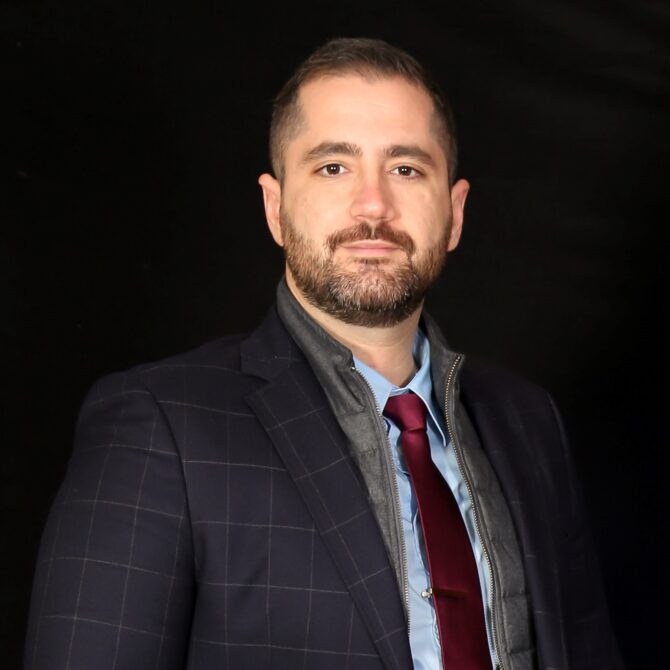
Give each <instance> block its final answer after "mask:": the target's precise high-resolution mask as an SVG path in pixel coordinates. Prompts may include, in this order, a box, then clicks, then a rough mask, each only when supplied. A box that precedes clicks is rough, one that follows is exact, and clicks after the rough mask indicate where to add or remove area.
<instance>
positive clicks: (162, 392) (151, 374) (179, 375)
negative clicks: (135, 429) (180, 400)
mask: <svg viewBox="0 0 670 670" xmlns="http://www.w3.org/2000/svg"><path fill="white" fill-rule="evenodd" d="M247 336H248V335H247V334H245V333H239V334H235V335H229V336H226V337H221V338H218V339H215V340H212V341H209V342H206V343H204V344H201V345H199V346H197V347H194V348H192V349H189V350H187V351H183V352H180V353H177V354H173V355H170V356H167V357H165V358H160V359H157V360H153V361H149V362H146V363H141V364H138V365H134V366H132V367H129V368H127V369H125V370H119V371H115V372H110V373H108V374H105V375H104V376H103V377H101V378H100V379H98V380H97V381H96V382H95V383H94V384H93V386H92V387H91V389H90V390H89V392H88V394H87V397H86V399H85V401H84V405H88V404H91V403H96V402H98V401H100V400H102V399H105V398H107V397H109V396H112V395H117V394H129V393H134V394H137V393H145V394H149V395H153V396H154V397H156V398H157V399H160V398H163V397H166V396H175V395H179V396H181V395H183V394H184V392H188V389H194V388H196V387H200V386H208V385H214V384H216V385H222V384H223V385H226V382H227V380H230V383H229V384H228V385H229V386H235V383H234V381H232V380H238V379H239V378H240V376H241V375H242V374H243V373H242V370H241V363H240V359H241V356H240V347H241V344H242V342H244V340H245V339H246V338H247Z"/></svg>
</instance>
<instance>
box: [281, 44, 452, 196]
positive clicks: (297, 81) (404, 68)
mask: <svg viewBox="0 0 670 670" xmlns="http://www.w3.org/2000/svg"><path fill="white" fill-rule="evenodd" d="M328 75H330V76H335V75H358V76H361V77H364V78H366V79H371V80H372V79H382V78H389V77H401V78H403V79H406V80H407V81H408V82H410V83H413V84H415V85H416V86H417V87H418V88H422V89H423V90H424V91H425V92H426V93H427V94H428V96H429V97H430V98H431V100H432V101H433V106H434V118H433V123H434V131H435V133H436V134H437V135H438V136H439V138H440V142H441V143H442V146H443V148H444V152H445V155H446V156H447V163H448V165H449V180H450V183H453V181H454V178H455V176H456V167H457V160H458V146H457V142H456V131H455V122H454V114H453V111H452V109H451V105H450V104H449V101H448V100H447V99H446V97H445V96H444V93H443V92H442V90H441V89H440V87H439V85H438V84H437V82H435V81H434V80H433V78H432V77H431V76H430V74H429V73H428V72H427V71H426V70H425V69H424V67H423V66H422V65H421V64H420V63H419V62H418V61H417V60H416V59H415V58H414V57H413V56H411V55H410V54H408V53H407V52H405V51H403V50H402V49H398V48H397V47H394V46H392V45H391V44H388V43H387V42H384V41H382V40H375V39H368V38H360V37H359V38H346V37H341V38H337V39H333V40H330V41H328V42H326V43H325V44H324V45H322V46H321V47H319V48H318V49H317V50H316V51H314V52H313V53H312V54H311V55H310V56H309V57H308V58H307V59H306V60H305V61H303V62H302V63H301V64H300V66H299V67H298V69H297V70H296V71H295V72H294V73H293V75H292V76H291V78H290V79H289V80H288V81H287V82H286V83H285V84H284V86H282V88H281V90H280V91H279V93H278V94H277V95H276V97H275V99H274V102H273V108H272V121H271V123H270V161H271V163H272V170H273V171H274V173H275V177H276V178H277V179H278V180H279V181H280V182H282V181H283V180H284V153H285V149H286V145H287V144H288V142H290V141H291V139H292V138H293V137H295V136H296V135H297V134H298V133H299V132H300V128H301V126H302V125H303V124H304V122H305V120H304V117H303V114H302V108H301V105H300V100H299V94H300V89H301V87H302V86H304V85H305V84H307V83H308V82H309V81H312V80H314V79H319V78H321V77H324V76H328Z"/></svg>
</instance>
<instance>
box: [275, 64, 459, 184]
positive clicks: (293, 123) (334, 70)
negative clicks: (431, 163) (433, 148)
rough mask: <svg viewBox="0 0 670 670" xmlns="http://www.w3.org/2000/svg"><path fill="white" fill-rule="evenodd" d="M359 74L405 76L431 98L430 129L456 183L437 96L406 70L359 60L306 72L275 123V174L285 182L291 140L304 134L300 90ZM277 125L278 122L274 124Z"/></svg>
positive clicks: (379, 77)
mask: <svg viewBox="0 0 670 670" xmlns="http://www.w3.org/2000/svg"><path fill="white" fill-rule="evenodd" d="M347 76H358V77H361V78H362V79H365V80H367V81H381V80H384V79H401V80H402V81H405V82H407V83H408V84H411V85H412V86H414V87H415V88H417V89H418V90H421V91H423V92H424V93H425V94H426V95H427V96H428V98H429V100H430V102H431V104H432V107H433V109H432V114H431V120H430V129H431V131H432V132H433V133H434V134H435V136H436V138H437V140H438V142H439V144H440V146H441V147H442V151H443V152H444V157H445V160H446V163H447V171H448V175H449V185H450V186H451V184H452V183H453V177H454V174H453V172H452V164H453V163H454V158H455V157H454V156H451V155H450V154H451V153H452V151H451V150H452V144H453V139H452V135H451V134H452V133H453V128H449V127H448V124H447V120H446V119H445V118H444V115H443V114H441V113H440V110H439V109H438V106H437V104H436V97H437V96H436V95H435V94H434V93H433V92H432V91H431V90H430V89H429V88H428V87H427V86H426V85H425V84H424V83H423V82H422V81H417V80H416V79H414V78H413V77H411V76H409V75H406V74H404V73H402V72H394V71H385V70H383V69H381V68H378V67H375V66H374V65H369V64H366V63H355V64H351V65H349V66H343V67H325V68H322V69H318V70H314V71H311V72H308V73H306V74H305V76H304V77H303V78H301V79H300V81H299V82H298V85H297V87H296V92H295V97H294V98H293V100H292V102H291V104H290V105H287V106H286V107H285V108H284V112H283V118H282V119H281V123H279V124H276V125H275V133H274V136H273V138H272V140H273V141H272V142H271V162H272V169H273V171H274V173H275V177H276V178H277V180H278V181H279V182H280V183H283V181H284V176H285V174H284V162H285V155H286V147H287V145H288V144H289V142H290V141H291V140H293V139H295V138H296V137H298V135H299V134H300V132H301V131H302V129H303V128H304V126H305V117H304V114H303V107H302V104H301V101H300V93H301V91H302V90H303V88H304V87H305V86H306V85H307V84H310V83H311V82H314V81H318V80H322V79H328V78H331V77H347ZM273 125H274V124H273Z"/></svg>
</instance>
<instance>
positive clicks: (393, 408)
mask: <svg viewBox="0 0 670 670" xmlns="http://www.w3.org/2000/svg"><path fill="white" fill-rule="evenodd" d="M384 416H387V417H388V418H389V419H391V421H393V423H395V424H396V426H398V428H400V430H402V431H404V430H426V406H425V405H424V404H423V400H421V398H419V396H418V395H416V394H414V393H403V394H402V395H393V396H391V397H390V398H389V399H388V400H387V401H386V406H385V407H384Z"/></svg>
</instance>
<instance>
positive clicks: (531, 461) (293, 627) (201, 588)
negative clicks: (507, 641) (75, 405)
mask: <svg viewBox="0 0 670 670" xmlns="http://www.w3.org/2000/svg"><path fill="white" fill-rule="evenodd" d="M460 384H461V397H462V400H463V402H464V404H465V406H466V409H467V411H468V412H469V414H470V416H471V418H472V421H473V424H474V426H475V428H476V430H477V432H478V434H479V437H480V439H481V443H482V445H483V448H484V449H485V450H486V452H487V454H488V457H489V459H490V461H491V463H492V465H493V468H494V470H495V472H496V473H497V475H498V477H499V480H500V483H501V486H502V490H503V493H504V495H505V496H506V498H507V501H508V504H509V507H510V511H511V514H512V517H513V520H514V523H515V526H516V529H517V533H518V536H519V540H520V544H521V548H522V553H523V558H524V567H525V571H526V580H527V583H528V588H529V591H530V597H531V604H532V609H533V624H534V629H535V635H536V642H537V647H538V650H539V657H540V665H539V667H540V668H543V669H546V670H549V668H557V669H564V670H567V669H570V670H611V669H613V668H619V667H620V666H619V661H618V657H617V654H616V650H615V645H614V643H613V640H612V638H611V634H610V627H609V622H608V619H607V613H606V608H605V603H604V599H603V594H602V590H601V587H600V580H599V577H598V571H597V567H596V564H595V559H594V554H593V550H592V547H591V543H590V539H589V535H588V532H587V529H586V528H585V526H584V519H583V514H582V509H581V503H580V500H579V495H578V493H577V490H576V486H575V478H574V475H573V471H572V466H571V464H570V458H569V455H568V453H567V449H566V445H565V440H564V437H563V432H562V429H561V426H560V421H559V419H558V417H557V414H556V412H555V409H554V407H553V404H552V403H551V401H550V399H549V398H548V396H547V394H546V393H544V392H543V391H541V390H539V389H537V388H536V387H534V386H532V385H529V384H527V383H525V382H523V381H520V380H519V379H517V378H515V377H513V376H510V375H509V374H507V373H505V372H502V371H500V370H495V369H492V368H490V367H486V366H483V365H479V364H476V363H473V362H469V361H466V363H465V365H464V367H463V369H462V371H461V378H460ZM25 667H26V668H29V669H32V670H38V669H39V670H47V669H48V670H84V669H86V670H106V669H109V670H141V669H144V668H147V669H149V668H156V669H160V670H177V669H182V668H191V669H193V670H215V669H219V668H235V669H240V668H250V669H251V668H253V669H254V670H258V669H263V668H281V669H283V668H303V669H310V668H314V669H316V668H318V669H319V670H328V669H330V668H333V669H335V668H348V669H350V670H364V669H365V670H368V669H369V670H372V669H373V668H375V669H380V668H389V669H390V668H397V669H400V668H402V669H409V668H411V667H412V660H411V655H410V649H409V643H408V635H407V627H406V622H405V617H404V613H403V607H402V603H401V598H400V594H399V592H398V586H397V583H396V580H395V577H394V573H393V569H392V568H391V565H390V563H389V560H388V557H387V555H386V551H385V548H384V544H383V540H382V538H381V535H380V532H379V529H378V526H377V523H376V521H375V518H374V516H373V513H372V510H371V507H370V505H369V503H368V497H367V491H366V488H365V485H364V483H363V480H362V477H361V475H360V472H359V471H358V469H357V467H356V465H355V463H354V461H353V460H352V457H351V455H350V454H349V451H348V447H347V442H346V439H345V437H344V435H343V433H342V431H341V429H340V427H339V425H338V423H337V421H336V419H335V417H334V415H333V413H332V411H331V410H330V408H329V406H328V402H327V400H326V397H325V395H324V392H323V390H322V389H321V387H320V386H319V384H318V382H317V380H316V378H315V376H314V374H313V372H312V370H311V368H310V367H309V365H308V363H307V361H306V360H305V358H304V356H303V354H302V352H301V351H300V350H299V348H298V347H297V345H296V344H295V342H294V341H293V340H292V339H291V337H290V336H289V335H288V333H287V332H286V330H285V328H284V327H283V325H282V323H281V321H280V320H279V318H278V316H277V314H276V312H275V311H274V310H272V311H271V312H270V314H269V316H268V317H267V318H266V320H265V322H264V323H263V324H262V325H261V326H260V327H259V328H258V330H256V331H255V332H254V333H253V334H252V335H251V336H250V337H248V338H246V339H245V338H242V337H231V338H225V339H222V340H219V341H217V342H214V343H211V344H209V345H206V346H204V347H201V348H199V349H197V350H195V351H192V352H189V353H186V354H183V355H180V356H176V357H174V358H171V359H167V360H165V361H161V362H159V363H156V364H152V365H144V366H141V367H138V368H135V369H133V370H131V371H128V372H125V373H120V374H114V375H110V376H109V377H106V378H104V379H102V380H101V381H100V382H98V383H97V384H96V385H95V386H94V387H93V389H92V390H91V391H90V393H89V395H88V396H87V398H86V400H85V403H84V405H83V408H82V412H81V416H80V420H79V423H78V427H77V433H76V440H75V447H74V451H73V455H72V458H71V461H70V463H69V467H68V470H67V475H66V477H65V481H64V482H63V485H62V487H61V489H60V491H59V493H58V495H57V498H56V500H55V502H54V504H53V508H52V510H51V513H50V516H49V520H48V522H47V526H46V529H45V531H44V536H43V539H42V544H41V548H40V553H39V557H38V564H37V571H36V577H35V583H34V588H33V599H32V604H31V615H30V621H29V632H28V637H27V641H26V650H25Z"/></svg>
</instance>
